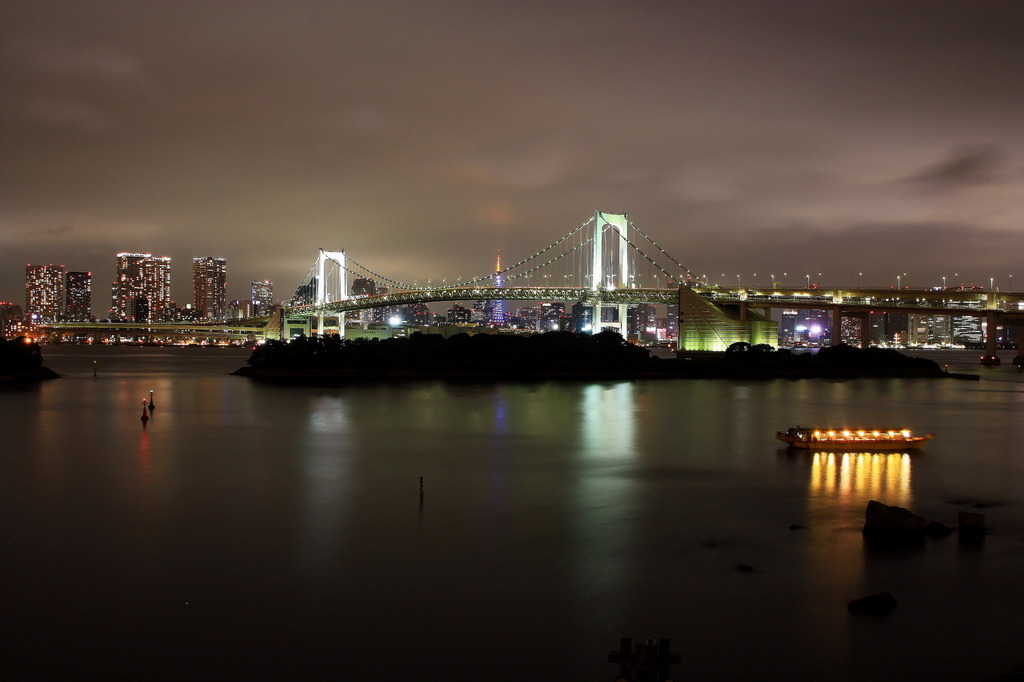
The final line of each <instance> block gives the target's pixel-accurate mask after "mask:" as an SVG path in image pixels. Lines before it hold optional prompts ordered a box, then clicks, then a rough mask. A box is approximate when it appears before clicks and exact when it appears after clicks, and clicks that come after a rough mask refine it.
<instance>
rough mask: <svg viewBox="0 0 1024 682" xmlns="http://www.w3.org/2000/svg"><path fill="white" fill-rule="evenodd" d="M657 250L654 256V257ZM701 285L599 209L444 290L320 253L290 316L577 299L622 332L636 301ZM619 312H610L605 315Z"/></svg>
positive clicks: (670, 300)
mask: <svg viewBox="0 0 1024 682" xmlns="http://www.w3.org/2000/svg"><path fill="white" fill-rule="evenodd" d="M652 253H653V255H652ZM357 280H364V281H365V280H372V281H373V282H374V285H375V287H376V288H378V289H380V290H381V291H380V292H379V293H370V294H361V295H352V294H351V293H350V292H351V291H352V283H353V282H355V281H357ZM684 281H695V276H694V275H693V273H692V272H691V271H690V270H689V269H688V268H686V266H684V265H683V264H681V263H680V262H679V261H677V260H676V259H674V258H673V257H672V256H670V255H669V254H668V252H666V251H665V250H664V249H663V248H661V247H660V246H659V245H658V244H657V243H655V242H654V240H652V239H651V238H650V237H649V236H647V235H646V234H645V233H644V232H642V231H641V230H639V229H638V228H637V227H636V226H635V225H634V224H633V223H631V222H630V221H629V219H628V217H627V215H626V214H611V213H604V212H601V211H598V212H596V213H595V214H594V216H593V217H592V218H590V219H589V220H587V221H586V222H584V223H583V224H582V225H579V226H578V227H576V228H575V229H573V230H572V231H570V232H569V233H568V234H566V235H564V236H562V237H560V238H559V239H557V240H555V241H554V242H552V243H551V244H548V245H547V246H545V247H544V248H543V249H541V250H539V251H537V252H536V253H534V254H533V255H531V256H528V257H527V258H524V259H522V260H520V261H519V262H517V263H514V264H512V265H510V266H508V267H506V268H503V269H502V268H499V269H497V270H496V271H494V272H488V273H485V274H482V275H479V276H476V277H471V278H467V279H466V280H459V281H456V282H454V283H451V284H448V283H447V281H445V282H444V283H442V285H441V286H429V285H428V286H420V285H419V283H417V282H413V283H409V282H401V281H398V280H396V279H392V278H390V277H387V276H386V275H382V274H381V273H379V272H376V271H374V270H372V269H370V268H367V267H365V266H363V265H362V264H360V263H359V262H358V261H356V260H355V259H354V258H352V257H351V255H349V254H346V252H344V251H324V250H323V249H321V250H320V252H319V254H318V256H317V259H316V260H315V261H314V263H313V265H312V266H311V267H310V270H309V272H308V273H307V274H306V277H305V279H304V281H303V283H302V284H300V285H299V287H298V289H297V290H296V296H295V298H294V299H293V300H292V302H291V305H287V306H285V314H286V315H288V316H293V317H294V316H300V317H316V318H319V319H322V318H323V317H329V316H336V315H338V314H343V313H346V312H350V311H357V310H365V309H370V308H381V307H387V306H394V305H408V304H410V303H433V302H439V301H473V300H491V301H497V300H501V301H506V300H517V301H567V302H568V301H573V302H580V303H584V304H586V305H587V306H589V307H591V309H592V310H593V313H592V314H593V317H592V319H593V320H596V321H602V320H604V321H603V322H601V324H602V326H604V327H608V326H611V327H617V326H618V325H619V324H620V321H621V320H625V310H626V308H627V307H628V306H629V305H631V304H636V303H655V304H658V303H660V304H675V303H677V302H678V285H679V283H680V282H684ZM608 309H611V310H614V311H615V312H616V313H617V315H616V314H611V315H607V314H605V310H608Z"/></svg>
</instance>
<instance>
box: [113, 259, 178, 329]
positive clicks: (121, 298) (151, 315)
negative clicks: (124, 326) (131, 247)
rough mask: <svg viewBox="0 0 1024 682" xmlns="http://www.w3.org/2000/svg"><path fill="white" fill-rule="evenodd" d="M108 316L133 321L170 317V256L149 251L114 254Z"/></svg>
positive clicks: (171, 306)
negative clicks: (115, 258) (115, 268)
mask: <svg viewBox="0 0 1024 682" xmlns="http://www.w3.org/2000/svg"><path fill="white" fill-rule="evenodd" d="M110 317H111V318H114V319H121V320H132V321H136V322H149V321H154V322H155V321H164V320H171V319H173V317H174V301H173V300H172V299H171V259H170V258H169V257H167V256H156V257H154V256H153V254H151V253H119V254H117V270H116V275H115V278H114V282H113V284H112V285H111V290H110Z"/></svg>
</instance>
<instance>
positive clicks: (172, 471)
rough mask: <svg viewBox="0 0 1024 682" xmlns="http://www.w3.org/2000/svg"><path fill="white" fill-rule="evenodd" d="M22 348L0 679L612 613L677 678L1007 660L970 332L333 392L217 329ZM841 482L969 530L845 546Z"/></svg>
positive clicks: (382, 656)
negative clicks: (850, 375)
mask: <svg viewBox="0 0 1024 682" xmlns="http://www.w3.org/2000/svg"><path fill="white" fill-rule="evenodd" d="M44 355H45V357H46V361H47V365H48V366H50V367H52V368H53V369H55V370H56V371H58V372H60V373H61V374H63V375H64V378H62V379H60V380H56V381H51V382H47V383H44V384H42V385H39V386H33V387H28V388H3V389H0V418H2V424H3V431H2V433H3V441H4V445H3V448H2V452H3V454H2V455H0V514H2V516H0V518H2V519H3V526H2V527H3V535H2V537H0V547H2V549H0V552H2V554H0V566H2V578H0V585H2V587H0V590H2V592H0V622H2V623H3V632H2V633H0V635H2V642H3V643H2V644H0V647H2V649H0V651H2V658H0V667H3V668H5V669H6V670H7V672H8V673H10V674H11V676H13V677H14V678H16V679H18V678H21V679H42V678H54V679H56V678H60V679H73V678H78V677H85V676H89V677H102V678H106V679H125V678H127V679H226V678H249V679H282V678H285V679H291V678H312V679H344V680H349V679H351V680H371V679H373V680H430V679H443V680H481V679H488V680H524V681H525V680H580V681H591V680H612V679H614V678H615V676H616V674H617V668H616V666H613V665H610V664H608V663H606V662H605V659H606V655H607V652H608V650H610V649H615V648H617V647H618V638H619V637H620V636H630V637H633V638H634V639H636V640H641V639H644V638H647V637H669V638H671V639H672V642H673V648H674V649H675V650H676V651H679V652H680V653H681V654H682V656H683V663H682V665H680V666H675V667H674V674H675V676H676V678H677V679H695V680H736V679H765V680H769V679H778V680H782V679H808V680H809V679H833V680H865V679H872V680H933V679H949V680H987V679H993V678H995V677H998V676H999V675H1000V674H1003V673H1007V672H1009V671H1011V670H1013V669H1014V668H1015V667H1016V666H1020V665H1024V646H1022V645H1021V641H1024V608H1022V606H1024V580H1022V577H1021V576H1024V505H1022V499H1024V447H1022V445H1021V437H1020V436H1021V426H1022V424H1024V379H1022V378H1020V376H1019V375H1018V374H1017V370H1016V368H1014V367H1012V366H1010V365H1008V364H1004V366H1003V367H1000V368H984V369H983V368H978V367H977V366H976V365H975V364H974V363H975V361H976V358H977V353H959V354H958V353H947V354H933V356H932V357H935V358H938V359H939V361H940V362H949V363H950V365H951V369H952V370H953V371H957V370H963V371H969V372H974V373H979V374H982V375H983V379H982V381H980V382H967V381H953V380H949V381H925V380H857V381H843V382H827V381H768V382H738V381H637V382H594V383H579V384H577V383H536V384H482V385H475V384H453V385H448V384H443V383H433V382H428V383H413V384H400V385H381V386H358V387H349V388H282V387H272V386H266V385H261V384H258V383H254V382H251V381H249V380H246V379H243V378H240V377H232V376H227V373H228V372H230V371H232V370H233V369H235V368H237V367H239V366H241V365H242V364H244V361H245V358H246V357H247V353H246V352H244V351H240V350H236V349H228V350H222V349H206V350H199V349H160V348H128V347H126V348H98V347H89V346H49V347H45V348H44ZM1010 357H1012V353H1011V354H1007V355H1005V356H1004V363H1006V362H1007V361H1008V360H1009V359H1010ZM93 361H97V362H98V366H99V371H98V376H96V377H94V376H93V370H92V363H93ZM150 390H153V391H155V398H156V410H155V411H154V413H153V418H152V420H151V421H150V422H149V423H148V425H147V426H146V427H145V428H144V427H143V426H142V422H141V421H140V418H139V417H140V414H141V400H142V398H143V397H144V396H146V395H148V393H149V391H150ZM798 423H799V424H802V425H818V424H824V425H849V426H860V425H865V426H876V425H881V426H897V427H904V426H905V427H908V428H912V429H914V430H915V431H922V432H924V431H934V432H936V433H937V436H936V438H935V440H934V441H932V443H930V444H929V446H928V448H927V449H926V450H923V451H921V452H919V453H916V454H912V455H909V456H904V455H901V454H888V455H856V454H854V455H846V456H843V455H838V456H834V457H831V458H830V457H828V456H815V455H813V454H792V453H789V452H787V451H786V450H785V449H783V448H780V447H779V444H778V443H777V441H775V440H774V438H773V434H774V432H775V431H776V430H778V429H782V428H785V427H787V426H791V425H795V424H798ZM420 476H423V477H424V482H425V486H424V490H423V494H422V495H421V494H420V488H419V477H420ZM869 499H877V500H880V501H882V502H886V503H888V504H898V505H900V506H905V507H909V508H910V509H912V510H913V511H915V512H917V513H919V514H921V515H923V516H925V517H927V518H929V519H934V520H938V521H941V522H944V523H946V524H948V525H954V526H955V522H956V513H957V511H959V510H968V511H977V510H978V508H976V507H975V506H974V505H976V504H981V505H985V506H984V508H982V509H981V511H982V512H984V513H985V514H986V516H987V518H988V521H989V524H990V526H991V527H992V529H993V531H992V532H991V533H990V534H989V536H988V538H987V539H986V540H985V541H984V543H983V544H982V545H980V546H965V545H961V544H960V543H959V541H958V539H957V537H956V536H953V537H951V538H947V539H944V540H938V541H928V542H926V543H925V544H923V545H922V546H921V547H919V548H914V549H906V550H887V551H880V550H877V549H871V548H868V547H865V545H864V542H863V539H862V535H861V533H860V527H861V525H862V523H863V512H864V507H865V505H866V503H867V501H868V500H869ZM791 526H799V528H796V529H791ZM741 563H742V564H749V565H750V566H753V568H754V571H753V572H752V573H740V572H737V571H736V570H735V569H736V566H737V565H738V564H741ZM882 590H885V591H889V592H891V593H893V595H894V596H895V597H896V599H897V600H898V602H899V605H898V606H897V607H896V609H895V610H894V611H893V612H892V613H891V614H890V615H889V616H887V617H884V618H871V617H854V616H850V615H849V614H848V612H847V610H846V603H847V602H848V601H849V600H851V599H853V598H856V597H860V596H863V595H866V594H870V593H873V592H877V591H882Z"/></svg>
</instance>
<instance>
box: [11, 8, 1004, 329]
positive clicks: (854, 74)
mask: <svg viewBox="0 0 1024 682" xmlns="http://www.w3.org/2000/svg"><path fill="white" fill-rule="evenodd" d="M0 13H2V21H0V36H2V38H3V40H4V49H3V50H2V51H0V68H2V69H3V73H4V80H5V87H4V89H3V90H2V91H0V104H2V107H0V112H2V113H0V115H2V117H3V125H4V129H5V135H4V136H3V145H4V147H3V152H4V153H3V154H2V155H0V164H2V168H0V170H2V172H3V176H4V178H5V182H4V190H3V202H4V213H3V216H2V218H0V220H2V223H3V229H2V230H0V235H2V236H0V299H2V300H10V301H18V302H20V301H22V300H23V291H24V279H23V277H24V275H23V273H24V271H23V270H22V268H23V267H24V265H25V264H26V263H63V264H64V265H65V266H66V268H67V269H68V270H69V271H92V272H93V273H94V276H93V288H94V294H93V309H94V312H95V313H96V314H102V311H105V310H106V309H107V307H108V301H107V300H106V298H105V297H106V291H105V289H104V287H103V286H102V283H103V282H108V281H110V279H111V275H112V274H113V271H112V270H113V269H112V268H111V270H110V271H107V268H108V267H110V265H109V264H110V263H111V261H112V256H113V255H114V254H116V253H119V252H124V251H139V252H143V251H144V252H152V253H154V254H157V253H159V254H161V255H165V256H168V257H170V258H172V260H173V261H174V262H175V263H182V264H185V263H188V262H189V261H190V259H191V258H193V257H195V256H197V255H199V254H208V253H216V254H222V255H223V256H225V257H226V258H228V260H230V261H231V268H232V277H231V278H230V281H229V283H228V290H227V294H226V295H227V298H228V299H229V300H230V299H244V298H247V293H248V292H247V289H248V287H249V283H250V281H252V280H254V279H268V280H272V281H274V282H275V283H277V287H278V296H279V297H280V296H287V295H289V294H290V292H291V291H293V290H294V288H295V286H296V285H298V284H299V283H300V281H301V279H302V277H303V275H304V274H305V273H306V271H307V270H308V269H309V265H310V263H311V262H312V261H313V259H314V257H315V253H316V250H317V249H318V248H325V249H336V250H341V249H345V250H346V251H348V252H349V253H350V254H352V255H353V256H354V257H356V258H357V259H358V260H359V261H360V262H363V263H365V264H367V265H368V266H370V267H372V268H373V269H374V270H376V271H378V272H382V273H385V274H387V275H388V276H391V277H394V278H396V279H401V280H419V281H421V282H422V281H425V280H427V279H431V278H433V279H435V280H440V279H442V278H447V279H449V280H451V279H455V278H458V277H468V276H472V275H479V274H482V273H484V272H487V271H488V270H489V269H490V265H491V264H492V263H493V260H492V259H493V254H494V252H495V251H496V250H497V249H501V251H502V252H503V254H504V255H505V256H506V258H507V259H508V260H509V261H510V262H514V261H516V260H518V259H519V258H521V257H523V256H526V255H529V254H530V253H533V252H535V251H536V250H537V249H538V248H540V247H542V246H544V245H545V244H548V243H550V242H551V240H552V239H555V238H557V237H559V236H560V235H562V234H565V233H566V232H568V231H569V230H571V229H572V228H573V227H575V226H576V225H579V224H580V223H582V222H584V221H585V220H586V219H587V218H588V217H589V216H590V215H592V214H593V212H594V211H595V210H609V211H623V212H628V213H629V215H630V218H631V219H632V220H633V221H634V222H635V223H636V224H637V225H638V226H639V227H641V229H643V230H644V231H645V232H647V233H648V234H650V235H651V236H652V237H654V238H655V239H656V240H657V241H658V242H659V243H660V244H661V245H662V246H664V247H665V248H666V249H667V250H668V251H669V252H670V253H671V254H672V255H673V256H675V257H676V258H678V259H679V260H680V261H681V262H682V263H684V264H686V265H687V266H688V267H690V268H692V269H693V270H694V271H695V272H699V273H706V274H707V275H708V277H709V279H710V280H711V281H712V282H714V281H715V280H722V281H723V283H735V282H736V280H737V276H740V278H741V280H742V281H743V283H748V282H749V283H755V282H754V281H752V278H753V275H754V273H757V275H758V282H759V283H761V284H762V285H763V283H764V282H767V280H768V277H769V274H773V275H775V276H776V277H780V276H781V274H780V273H781V272H786V273H788V274H787V275H786V277H787V279H788V280H789V281H788V283H789V284H795V283H796V282H797V281H798V280H801V279H803V278H804V277H805V276H806V275H810V276H811V277H813V278H814V279H816V280H818V279H820V280H821V281H823V282H826V283H830V284H856V283H857V282H858V279H861V280H862V281H863V283H864V284H865V285H867V284H872V285H884V284H895V282H896V278H897V277H903V278H904V279H903V281H904V282H906V283H909V284H910V285H912V286H937V285H940V284H942V278H943V277H945V278H948V283H949V284H950V285H955V284H960V283H975V284H980V285H983V286H989V285H990V283H992V284H993V285H994V286H996V287H1001V288H1004V289H1006V288H1009V287H1010V281H1011V279H1010V275H1015V278H1014V279H1015V280H1017V281H1019V278H1021V277H1024V272H1015V268H1016V266H1017V265H1018V261H1019V260H1020V257H1019V254H1020V253H1022V252H1024V130H1022V127H1021V126H1020V125H1019V121H1020V120H1021V119H1022V118H1024V84H1022V82H1021V79H1020V77H1019V74H1020V73H1021V72H1022V71H1024V44H1022V43H1021V41H1020V40H1019V35H1020V34H1021V33H1022V31H1024V7H1022V6H1021V5H1020V4H1019V3H1011V2H987V3H983V4H979V3H968V2H934V3H928V4H919V3H912V2H905V3H888V2H887V3H876V2H864V3H828V4H822V3H811V2H786V3H772V4H769V3H755V2H720V3H718V2H716V3H687V4H681V3H666V4H640V3H629V4H626V3H601V2H598V3H588V4H587V5H586V11H582V10H581V8H580V6H577V5H574V4H572V3H551V4H550V5H526V4H523V3H512V2H509V3H504V2H495V3H486V4H485V3H479V4H470V3H438V2H426V3H403V2H383V3H373V4H372V5H371V4H366V5H362V4H356V5H352V4H346V3H327V2H308V1H307V2H300V3H297V4H288V5H282V4H270V3H253V4H250V5H247V6H245V7H244V8H242V7H239V6H237V5H235V4H233V3H226V2H217V1H213V2H209V3H202V4H198V5H182V6H171V5H169V4H159V3H146V4H139V3H127V2H105V1H98V2H92V3H88V4H84V3H70V2H47V1H42V2H36V3H4V4H2V5H0ZM186 270H187V268H186V267H185V266H184V265H183V266H181V267H180V268H179V269H177V270H176V271H175V272H176V274H175V277H174V278H172V285H171V286H172V297H173V299H174V300H175V301H177V302H178V305H183V304H184V303H186V302H188V301H189V300H191V295H190V294H191V291H190V281H189V277H188V275H187V274H186ZM819 272H821V273H822V274H821V275H820V276H819V275H818V274H817V273H819ZM860 273H863V275H861V274H860ZM903 273H907V274H906V275H903ZM1013 288H1014V289H1020V288H1021V287H1020V286H1014V287H1013Z"/></svg>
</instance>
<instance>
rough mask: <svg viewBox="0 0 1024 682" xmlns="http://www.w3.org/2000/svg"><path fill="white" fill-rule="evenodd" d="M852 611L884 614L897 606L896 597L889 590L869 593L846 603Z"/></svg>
mask: <svg viewBox="0 0 1024 682" xmlns="http://www.w3.org/2000/svg"><path fill="white" fill-rule="evenodd" d="M846 608H847V609H849V611H850V613H870V614H874V615H879V616H880V615H884V614H886V613H889V612H890V611H892V610H893V609H894V608H896V599H895V598H894V597H893V596H892V595H891V594H889V593H888V592H879V593H878V594H872V595H868V596H867V597H861V598H860V599H854V600H853V601H852V602H850V603H849V604H847V605H846Z"/></svg>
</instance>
